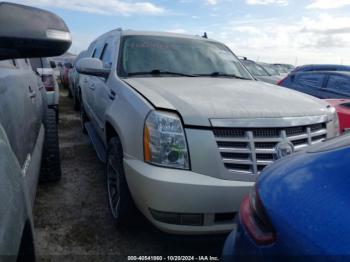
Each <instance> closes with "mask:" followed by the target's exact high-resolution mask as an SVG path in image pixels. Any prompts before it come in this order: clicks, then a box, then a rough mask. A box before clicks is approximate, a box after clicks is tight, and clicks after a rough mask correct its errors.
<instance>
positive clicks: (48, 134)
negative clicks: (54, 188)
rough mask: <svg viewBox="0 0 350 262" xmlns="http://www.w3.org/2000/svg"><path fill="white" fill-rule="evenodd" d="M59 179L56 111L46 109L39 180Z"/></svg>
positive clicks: (59, 163)
mask: <svg viewBox="0 0 350 262" xmlns="http://www.w3.org/2000/svg"><path fill="white" fill-rule="evenodd" d="M60 179H61V161H60V150H59V143H58V128H57V122H56V112H55V110H54V109H52V108H48V109H47V116H46V125H45V141H44V148H43V155H42V160H41V173H40V182H56V181H59V180H60Z"/></svg>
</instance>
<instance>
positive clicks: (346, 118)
mask: <svg viewBox="0 0 350 262" xmlns="http://www.w3.org/2000/svg"><path fill="white" fill-rule="evenodd" d="M327 102H328V103H330V104H331V105H332V106H334V107H335V109H336V110H337V113H338V118H339V128H340V129H339V130H340V132H341V133H343V132H347V131H349V130H350V99H327Z"/></svg>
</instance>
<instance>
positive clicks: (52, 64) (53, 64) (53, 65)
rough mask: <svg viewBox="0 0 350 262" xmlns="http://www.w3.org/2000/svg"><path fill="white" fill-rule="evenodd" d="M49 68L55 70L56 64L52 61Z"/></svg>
mask: <svg viewBox="0 0 350 262" xmlns="http://www.w3.org/2000/svg"><path fill="white" fill-rule="evenodd" d="M50 67H51V68H53V69H54V68H56V63H55V62H54V61H50Z"/></svg>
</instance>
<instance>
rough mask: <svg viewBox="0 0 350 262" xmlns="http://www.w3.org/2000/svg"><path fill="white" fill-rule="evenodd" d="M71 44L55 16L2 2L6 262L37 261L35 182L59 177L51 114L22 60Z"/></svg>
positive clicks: (0, 143)
mask: <svg viewBox="0 0 350 262" xmlns="http://www.w3.org/2000/svg"><path fill="white" fill-rule="evenodd" d="M33 17H35V18H36V19H33ZM52 28H55V29H52ZM70 44H71V41H70V34H69V31H68V28H67V27H66V25H65V24H64V22H63V21H62V19H61V18H59V17H57V16H56V15H54V14H52V13H49V12H46V11H43V10H40V9H36V8H32V7H28V6H22V5H16V4H9V3H0V60H1V61H0V105H1V106H0V180H1V185H0V196H1V197H0V257H1V260H4V261H34V260H35V248H34V246H35V245H34V228H33V215H32V210H33V204H34V199H35V194H36V188H37V183H38V180H39V179H40V180H41V181H58V180H59V179H60V177H61V169H60V160H59V148H58V134H57V124H56V119H55V112H54V110H53V109H51V108H48V106H47V95H46V91H45V88H44V86H43V83H42V82H41V80H40V79H39V78H38V77H37V76H36V74H35V73H34V72H33V70H32V68H31V65H30V62H29V60H28V59H22V58H26V57H29V58H31V57H44V56H45V57H46V56H51V55H59V54H61V53H63V52H64V51H65V50H67V49H68V48H69V46H70ZM39 174H40V175H39Z"/></svg>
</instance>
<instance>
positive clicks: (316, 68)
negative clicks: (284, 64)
mask: <svg viewBox="0 0 350 262" xmlns="http://www.w3.org/2000/svg"><path fill="white" fill-rule="evenodd" d="M301 71H303V72H306V71H308V72H310V71H342V72H349V71H350V66H346V65H303V66H298V67H297V68H295V69H294V70H293V72H294V73H295V72H301Z"/></svg>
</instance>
